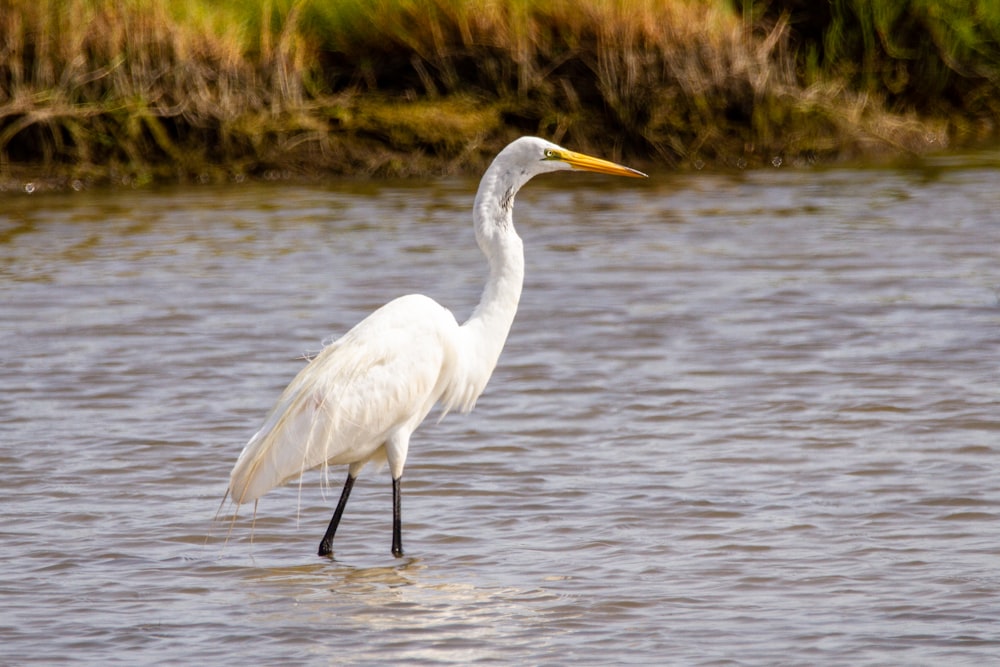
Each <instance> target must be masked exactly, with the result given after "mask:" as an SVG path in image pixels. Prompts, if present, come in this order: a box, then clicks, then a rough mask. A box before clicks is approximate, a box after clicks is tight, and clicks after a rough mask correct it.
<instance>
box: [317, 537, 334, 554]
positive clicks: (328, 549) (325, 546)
mask: <svg viewBox="0 0 1000 667" xmlns="http://www.w3.org/2000/svg"><path fill="white" fill-rule="evenodd" d="M319 555H320V556H332V555H333V545H332V544H331V543H330V541H329V540H323V541H322V542H320V543H319Z"/></svg>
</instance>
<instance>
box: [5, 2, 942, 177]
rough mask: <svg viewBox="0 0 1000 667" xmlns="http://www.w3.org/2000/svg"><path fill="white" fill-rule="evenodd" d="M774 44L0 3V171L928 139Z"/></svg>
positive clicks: (718, 36)
mask: <svg viewBox="0 0 1000 667" xmlns="http://www.w3.org/2000/svg"><path fill="white" fill-rule="evenodd" d="M789 36H790V32H789V25H788V23H787V21H785V20H784V19H783V18H781V17H779V18H778V19H777V20H772V21H770V22H769V23H766V24H765V23H758V24H754V25H748V24H747V23H745V22H744V20H743V18H742V17H741V16H740V15H739V14H738V13H736V12H734V11H732V10H731V8H730V6H729V4H727V3H725V2H723V1H722V0H673V1H670V0H575V1H571V0H553V1H552V2H548V3H544V4H542V3H538V4H535V3H529V2H527V1H526V0H514V1H513V2H500V1H498V0H478V1H475V0H431V1H429V2H415V1H414V0H392V1H389V2H386V1H379V0H353V1H352V2H346V3H344V2H340V3H327V2H318V1H313V0H295V1H292V0H262V2H260V3H239V2H236V1H235V0H233V1H232V2H231V3H228V4H227V3H226V2H225V1H223V2H221V3H219V2H217V3H208V2H207V1H206V0H182V1H181V2H174V3H168V2H166V1H165V0H126V1H125V2H110V1H108V0H65V1H64V2H57V1H55V0H0V172H9V171H10V170H11V169H13V168H15V166H16V165H19V164H25V163H29V164H34V165H36V167H37V168H39V169H42V170H52V171H53V172H59V173H64V174H70V175H72V176H76V177H79V176H81V175H83V176H91V177H94V178H98V179H99V178H113V179H118V178H119V177H122V178H125V179H129V180H131V182H142V181H147V180H151V179H156V178H170V179H177V178H180V179H187V178H210V179H218V178H225V177H227V176H231V175H233V174H237V175H243V174H258V173H272V172H274V171H275V170H278V171H282V170H285V171H289V170H290V171H292V172H295V173H303V172H306V171H310V170H315V171H323V172H327V171H334V172H352V173H357V172H361V173H370V174H413V173H426V172H427V171H435V172H443V171H461V170H478V169H480V168H481V166H482V164H483V163H484V162H485V161H486V160H487V159H489V157H490V156H491V155H492V154H493V153H494V152H495V151H496V150H497V149H498V148H499V147H500V146H501V145H502V144H503V143H505V142H506V141H508V140H510V139H511V138H512V137H514V136H516V135H519V134H525V133H532V134H540V135H544V136H547V137H550V138H552V139H554V140H555V141H561V142H566V143H569V144H572V145H573V146H575V147H577V148H580V149H583V150H589V151H594V152H601V153H603V154H607V155H610V156H613V157H614V156H619V157H628V158H629V159H633V160H635V159H640V160H641V159H647V160H654V161H658V162H663V163H667V164H672V165H701V164H706V163H707V164H729V165H739V166H744V165H752V164H755V163H765V162H770V161H772V160H773V159H775V157H779V158H781V159H784V160H795V159H810V160H811V159H816V158H820V159H825V158H832V157H837V156H843V155H852V156H854V155H870V154H871V153H872V152H879V151H921V150H926V148H927V147H928V146H937V147H939V146H940V145H941V144H942V143H943V142H944V141H945V139H946V136H945V133H944V131H943V129H942V127H943V126H942V125H941V124H935V123H928V122H925V121H922V120H919V119H917V118H916V117H915V116H914V115H913V114H910V115H901V114H893V113H889V112H888V111H887V110H886V107H885V104H884V103H883V102H882V100H881V99H880V98H879V97H878V96H877V95H876V94H873V93H870V92H869V93H867V94H863V93H857V92H853V91H851V90H850V89H848V88H847V87H846V86H844V85H843V84H841V83H839V82H838V81H837V80H830V81H819V82H814V83H810V84H809V85H808V86H805V85H803V84H802V82H801V81H800V79H801V77H800V76H799V74H798V73H797V71H796V60H795V57H794V54H792V53H790V51H789V42H790V40H789Z"/></svg>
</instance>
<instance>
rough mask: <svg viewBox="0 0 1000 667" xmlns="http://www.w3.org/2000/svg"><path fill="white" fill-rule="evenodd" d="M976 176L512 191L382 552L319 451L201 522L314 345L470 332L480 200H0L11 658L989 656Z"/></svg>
mask: <svg viewBox="0 0 1000 667" xmlns="http://www.w3.org/2000/svg"><path fill="white" fill-rule="evenodd" d="M994 164H995V162H994V161H992V160H982V159H979V160H975V161H962V160H952V161H949V162H941V163H938V164H935V165H931V166H930V167H928V168H923V169H919V170H917V169H914V170H889V169H885V170H850V169H842V170H823V171H792V170H773V171H760V172H754V173H747V174H742V175H705V174H691V175H683V176H676V175H666V174H661V175H655V176H654V178H652V179H650V180H649V181H648V182H644V183H639V182H635V181H625V180H621V181H612V179H608V178H601V177H596V176H589V175H570V174H557V175H552V176H548V177H544V178H539V179H537V180H536V181H533V182H532V183H531V184H529V185H528V186H527V187H526V189H525V190H524V191H522V193H521V195H520V196H519V198H518V204H517V207H516V208H515V218H516V220H517V224H518V229H519V231H520V233H521V236H522V237H523V238H524V240H525V246H526V249H527V278H526V284H525V291H524V295H523V297H522V301H521V310H520V312H519V314H518V317H517V320H516V321H515V323H514V327H513V331H512V332H511V336H510V339H509V341H508V344H507V347H506V350H505V351H504V354H503V356H502V357H501V360H500V365H499V367H498V368H497V371H496V373H495V374H494V376H493V379H492V381H491V383H490V386H489V388H488V389H487V391H486V393H485V394H484V395H483V397H482V398H481V399H480V401H479V405H478V407H477V409H476V410H475V411H474V412H473V413H472V414H471V415H467V416H463V415H449V416H448V417H447V418H446V419H445V420H444V421H442V422H440V423H435V420H434V419H430V420H428V422H427V423H426V424H424V426H423V427H422V428H421V429H420V430H419V431H418V432H417V433H416V435H415V437H414V439H413V442H412V444H411V448H410V457H409V462H408V465H407V469H406V475H405V476H404V486H403V489H404V492H403V495H404V497H403V506H404V516H403V520H404V533H403V534H404V544H405V546H406V548H407V556H406V557H405V558H402V559H398V560H397V559H394V558H393V557H392V556H391V555H390V553H389V546H390V538H391V535H390V521H391V493H390V483H389V477H388V474H387V472H386V471H381V472H379V473H375V472H374V471H369V472H368V474H366V475H364V476H362V478H361V479H360V480H359V482H358V484H357V486H356V487H355V491H354V495H353V497H352V499H351V503H350V504H349V505H348V508H347V513H346V515H345V518H344V521H343V523H342V524H341V530H340V533H339V534H338V536H337V542H336V544H335V547H336V556H335V559H333V560H330V559H325V558H319V557H317V556H316V555H315V548H316V544H317V543H318V541H319V538H320V537H321V536H322V533H323V530H324V529H325V527H326V523H327V521H328V520H329V518H330V512H331V510H332V506H333V505H334V503H335V501H336V497H337V495H338V494H339V484H340V482H341V479H342V477H343V475H344V471H343V470H340V469H337V470H334V471H332V472H331V475H330V480H329V483H328V484H324V482H323V477H322V475H321V474H320V473H318V472H313V473H310V474H308V475H307V476H305V478H304V479H303V481H302V483H301V484H294V483H293V484H291V485H289V486H287V487H283V488H281V489H278V490H275V491H272V492H271V493H270V494H268V495H267V496H265V497H264V498H263V500H262V501H261V503H260V507H259V509H258V512H257V517H256V522H255V523H253V520H252V516H251V511H250V510H246V511H244V512H243V513H242V514H241V515H240V516H239V518H237V519H236V520H235V522H233V521H232V520H231V518H232V513H231V510H228V509H224V510H223V512H222V514H221V516H220V519H219V520H218V521H213V517H214V515H215V513H216V509H217V507H218V505H219V501H220V500H221V498H222V494H223V493H224V491H225V489H226V482H227V477H228V473H229V470H230V468H231V467H232V464H233V463H234V461H235V459H236V456H237V454H238V453H239V451H240V449H241V448H242V446H243V444H244V443H245V441H246V440H247V439H248V438H249V436H250V435H251V434H252V433H253V432H254V431H255V430H256V429H257V428H258V427H259V426H260V424H261V422H262V420H263V417H264V415H265V413H266V412H267V410H268V408H269V407H270V406H271V404H272V402H273V401H274V399H275V398H276V397H277V395H278V393H279V392H280V390H281V389H282V388H283V387H284V385H285V384H286V383H287V382H288V381H289V380H290V379H291V377H292V376H293V375H294V374H295V373H296V371H297V370H298V369H299V368H300V367H301V364H302V363H303V362H302V360H301V357H302V355H303V354H308V353H311V352H315V351H316V350H318V349H319V348H320V347H321V346H322V344H323V341H324V340H330V339H332V338H333V337H335V336H336V335H338V334H340V333H343V332H344V331H346V330H347V329H348V328H349V327H350V326H351V325H353V324H354V323H355V322H357V321H358V320H360V319H361V318H362V317H364V316H365V315H366V314H367V313H369V312H370V311H371V310H373V309H374V308H376V307H377V306H379V305H381V304H382V303H384V302H386V301H388V300H390V299H391V298H393V297H395V296H398V295H400V294H404V293H408V292H422V293H425V294H428V295H431V296H433V297H434V298H436V299H438V300H439V301H440V302H441V303H443V304H445V305H447V306H448V307H450V308H452V309H453V311H454V312H455V314H456V316H458V318H459V319H460V320H461V319H464V318H465V317H466V316H467V315H468V314H469V313H470V312H471V310H472V308H473V307H474V305H475V303H476V301H477V300H478V297H479V292H480V289H481V285H482V281H483V279H484V274H485V269H484V262H483V260H482V257H481V256H480V254H479V252H478V250H477V248H476V246H475V242H474V239H473V235H472V229H471V224H470V222H469V217H470V216H469V209H470V205H471V198H472V195H473V193H474V190H475V185H476V184H475V182H473V181H461V180H456V181H445V182H436V183H422V184H406V185H396V186H394V185H371V184H369V185H361V184H330V185H329V186H327V187H305V186H262V185H254V186H242V187H232V188H224V189H202V188H187V189H177V190H173V189H170V190H154V191H137V192H110V193H109V192H104V193H86V192H84V193H74V194H66V195H59V196H54V195H47V196H38V195H32V196H30V197H29V196H10V195H7V196H5V197H4V199H3V200H2V202H0V434H2V436H0V437H2V440H0V442H2V449H0V487H2V498H3V502H2V511H3V521H2V523H0V561H2V562H3V568H2V572H0V602H2V604H0V658H2V660H0V662H3V663H4V664H27V663H45V664H58V663H91V664H128V665H134V664H157V663H161V664H232V665H246V664H284V665H291V664H358V665H363V664H371V665H375V664H379V665H382V664H416V665H423V664H426V665H431V664H443V663H454V664H524V665H550V664H551V665H564V664H595V665H597V664H599V665H607V664H684V665H719V664H748V665H751V664H755V665H764V664H801V665H812V664H841V665H866V664H870V665H876V664H878V665H883V664H909V665H916V664H926V665H941V664H969V665H972V664H984V662H985V661H988V660H995V659H996V656H997V655H1000V521H998V519H1000V475H998V467H1000V190H998V184H1000V169H998V168H996V167H995V166H993V165H994ZM230 530H231V535H230V536H229V538H228V542H227V539H226V537H227V534H228V533H230ZM251 538H252V540H251Z"/></svg>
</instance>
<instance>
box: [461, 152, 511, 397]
mask: <svg viewBox="0 0 1000 667" xmlns="http://www.w3.org/2000/svg"><path fill="white" fill-rule="evenodd" d="M520 186H521V183H519V182H517V181H516V180H515V179H514V178H512V177H511V176H510V175H505V174H502V173H501V174H497V173H494V170H493V169H492V168H491V169H489V170H487V172H486V174H485V175H484V176H483V180H482V182H481V183H480V185H479V192H478V193H477V195H476V203H475V208H474V212H473V217H474V222H475V227H476V241H477V242H478V243H479V247H480V249H481V250H482V251H483V254H484V255H486V259H487V261H488V262H489V267H490V274H489V279H488V280H487V282H486V287H485V288H484V289H483V295H482V298H481V299H480V300H479V305H478V306H477V307H476V309H475V311H473V313H472V316H471V317H469V319H468V320H466V322H465V324H463V325H462V328H463V329H465V330H466V331H467V332H468V335H469V336H470V343H472V344H473V345H474V347H475V348H476V350H477V352H478V354H479V355H482V357H481V358H482V359H483V361H484V364H485V366H486V367H484V368H483V369H482V370H483V371H484V372H485V373H486V377H487V378H488V377H489V375H490V374H491V373H492V372H493V368H494V367H495V366H496V362H497V360H498V359H499V358H500V352H501V351H502V350H503V346H504V343H505V342H506V340H507V334H508V333H509V332H510V327H511V324H512V323H513V322H514V315H515V313H516V312H517V304H518V301H519V300H520V298H521V286H522V284H523V282H524V248H523V245H522V243H521V237H519V236H518V235H517V232H516V231H514V222H513V217H512V216H511V209H512V208H513V205H514V195H515V194H516V193H517V190H518V189H519V188H520ZM484 385H485V381H484Z"/></svg>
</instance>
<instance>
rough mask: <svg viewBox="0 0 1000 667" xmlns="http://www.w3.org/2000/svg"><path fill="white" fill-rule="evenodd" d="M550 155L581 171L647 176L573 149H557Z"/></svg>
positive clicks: (635, 176)
mask: <svg viewBox="0 0 1000 667" xmlns="http://www.w3.org/2000/svg"><path fill="white" fill-rule="evenodd" d="M552 157H553V158H554V159H556V160H560V161H562V162H565V163H566V164H568V165H569V166H571V167H573V168H574V169H580V170H581V171H595V172H597V173H598V174H611V175H612V176H628V177H630V178H649V177H648V176H647V175H646V174H644V173H642V172H641V171H636V170H635V169H632V168H630V167H623V166H622V165H620V164H615V163H614V162H608V161H607V160H602V159H601V158H598V157H591V156H589V155H584V154H583V153H574V152H573V151H567V150H563V151H559V152H558V153H556V154H555V155H553V156H552Z"/></svg>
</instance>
